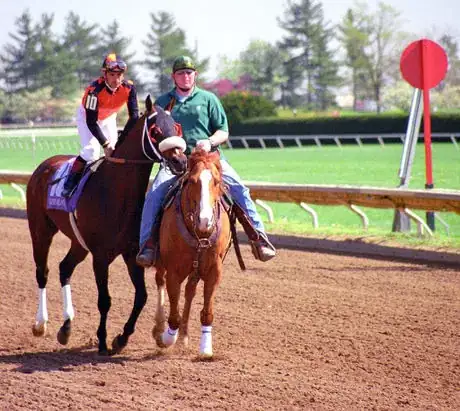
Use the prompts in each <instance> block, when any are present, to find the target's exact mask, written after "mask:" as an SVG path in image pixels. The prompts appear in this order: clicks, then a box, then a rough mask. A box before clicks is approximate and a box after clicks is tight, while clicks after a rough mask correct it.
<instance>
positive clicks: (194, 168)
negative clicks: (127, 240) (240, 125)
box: [153, 150, 231, 358]
mask: <svg viewBox="0 0 460 411" xmlns="http://www.w3.org/2000/svg"><path fill="white" fill-rule="evenodd" d="M188 161H189V164H188V170H187V173H186V174H185V176H184V177H183V180H182V184H183V186H182V188H181V191H180V193H179V194H178V195H177V196H176V198H175V200H174V202H173V203H172V204H171V205H170V206H169V208H167V209H166V210H165V212H164V216H163V219H162V222H161V228H160V259H159V261H158V263H157V264H156V269H157V271H156V277H155V279H156V283H157V287H158V300H157V310H156V315H155V327H154V329H153V336H154V338H155V340H156V342H157V345H158V346H160V347H163V348H165V347H168V346H171V345H173V344H175V342H176V341H177V338H178V334H179V336H180V337H181V338H182V339H183V342H184V344H185V345H187V344H188V322H189V315H190V308H191V304H192V300H193V297H194V296H195V293H196V287H197V284H198V282H199V280H203V283H204V303H203V309H202V311H201V342H200V356H201V357H203V358H211V357H212V355H213V351H212V335H211V330H212V322H213V318H214V310H213V304H214V296H215V293H216V289H217V286H218V284H219V282H220V280H221V278H222V265H223V260H224V258H225V256H226V253H227V251H228V248H229V246H230V240H231V235H230V223H229V217H228V214H227V212H226V211H225V209H224V205H223V201H222V195H223V190H224V187H223V182H222V169H221V166H220V161H219V154H218V153H206V152H205V151H203V150H195V151H194V152H193V153H192V154H191V156H190V157H189V159H188ZM186 278H188V280H187V285H186V287H185V303H184V309H183V313H182V318H181V316H180V314H179V298H180V293H181V284H182V282H183V281H184V280H185V279H186ZM165 288H166V289H167V292H168V296H169V303H170V313H169V319H168V324H169V327H168V328H167V329H166V316H165V309H164V303H165Z"/></svg>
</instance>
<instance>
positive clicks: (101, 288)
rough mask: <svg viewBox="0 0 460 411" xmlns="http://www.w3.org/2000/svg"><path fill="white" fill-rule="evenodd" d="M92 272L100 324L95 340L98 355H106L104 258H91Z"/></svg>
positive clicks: (108, 301)
mask: <svg viewBox="0 0 460 411" xmlns="http://www.w3.org/2000/svg"><path fill="white" fill-rule="evenodd" d="M93 270H94V277H95V279H96V285H97V291H98V298H97V308H98V309H99V314H100V316H101V317H100V322H99V327H98V329H97V338H98V340H99V354H100V355H108V354H109V350H108V348H107V315H108V313H109V310H110V306H111V298H110V294H109V263H108V261H107V260H106V259H105V258H96V256H93Z"/></svg>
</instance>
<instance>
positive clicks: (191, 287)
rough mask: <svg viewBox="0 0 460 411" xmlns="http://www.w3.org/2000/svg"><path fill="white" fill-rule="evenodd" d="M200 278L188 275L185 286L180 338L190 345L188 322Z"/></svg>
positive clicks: (186, 344)
mask: <svg viewBox="0 0 460 411" xmlns="http://www.w3.org/2000/svg"><path fill="white" fill-rule="evenodd" d="M198 281H199V280H198V279H195V278H194V276H193V275H190V276H189V277H188V281H187V285H186V286H185V302H184V309H183V311H182V321H181V323H180V327H179V338H181V339H182V342H183V344H184V345H185V346H188V324H189V318H190V310H191V307H192V301H193V298H194V297H195V295H196V287H197V285H198Z"/></svg>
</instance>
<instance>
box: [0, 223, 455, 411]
mask: <svg viewBox="0 0 460 411" xmlns="http://www.w3.org/2000/svg"><path fill="white" fill-rule="evenodd" d="M68 245H69V241H68V240H67V239H66V238H65V237H63V236H62V235H60V234H58V235H57V236H56V237H55V240H54V243H53V246H52V249H51V253H50V259H49V267H50V280H49V283H48V288H47V290H48V311H49V314H50V323H49V331H48V334H47V335H46V336H45V337H44V338H36V337H33V335H32V332H31V326H32V324H33V322H34V318H35V312H36V309H37V286H36V283H35V266H34V263H33V259H32V249H31V244H30V239H29V233H28V228H27V221H26V220H18V219H12V218H0V272H1V276H0V293H1V299H0V301H1V304H0V326H1V331H2V337H1V338H0V409H5V410H16V409H30V410H38V409H71V410H88V409H106V410H115V409H120V410H146V409H177V410H196V409H215V410H217V409H231V410H246V409H247V410H281V409H283V410H300V409H302V410H304V409H312V410H338V409H343V410H351V409H375V410H395V409H404V410H458V409H460V355H459V353H460V336H459V333H460V271H459V270H456V269H454V268H452V267H450V268H445V269H443V268H440V267H439V266H438V267H430V266H428V265H421V264H412V263H401V262H391V261H382V260H370V259H364V258H359V257H346V256H334V255H327V254H320V253H309V252H298V251H292V250H283V249H281V250H279V255H278V256H277V258H276V260H274V261H272V262H269V263H265V264H264V263H259V262H256V261H254V260H253V259H252V258H251V256H250V252H249V248H248V247H247V246H243V252H244V257H245V261H246V264H247V266H248V270H247V271H246V272H241V271H240V270H239V268H238V264H237V261H236V258H235V256H234V252H233V251H232V252H231V253H230V255H229V257H228V259H227V261H226V262H225V274H224V279H223V281H222V284H221V285H220V287H219V289H218V292H217V298H216V307H215V320H214V329H213V337H214V353H215V358H214V360H213V361H212V362H202V361H198V359H197V354H198V345H199V333H200V324H199V311H200V309H201V306H202V302H201V300H202V287H201V286H199V288H198V293H197V297H196V298H195V301H194V304H193V307H192V315H191V321H190V334H191V335H190V337H191V338H190V345H189V347H188V348H187V349H185V348H182V347H174V348H172V349H170V350H168V351H164V350H160V349H158V348H157V347H156V345H155V342H154V340H153V338H152V335H151V330H152V327H153V315H154V308H155V303H156V290H155V283H154V278H153V272H151V271H150V272H148V273H147V285H148V291H149V300H148V302H147V306H146V308H145V310H144V311H143V313H142V314H141V317H140V319H139V322H138V325H137V329H136V332H135V333H134V335H133V336H132V338H131V339H130V342H129V344H128V346H127V348H126V349H125V351H123V352H122V353H121V354H120V355H117V356H114V357H108V358H104V357H99V356H98V355H97V345H96V342H97V339H96V329H97V325H98V321H99V313H98V310H97V296H96V285H95V281H94V278H93V274H92V270H91V258H90V257H88V258H87V259H86V261H84V262H83V263H82V264H81V265H80V266H79V267H78V268H77V270H76V272H75V274H74V276H73V278H72V291H73V294H72V296H73V302H74V307H75V310H76V318H75V321H74V323H73V333H72V336H71V340H70V342H69V344H68V345H67V346H66V347H63V346H60V345H59V343H58V342H57V340H56V333H57V331H58V329H59V327H60V325H61V323H62V314H61V311H62V307H61V304H62V301H61V294H60V286H59V278H58V264H59V261H60V260H61V259H62V258H63V256H64V255H65V253H66V252H67V247H68ZM110 273H111V274H110V291H111V296H112V308H111V311H110V314H109V322H108V333H109V338H108V341H109V342H110V341H112V339H113V337H114V336H115V335H116V334H117V333H119V332H120V331H121V330H122V327H123V325H124V322H125V321H126V319H127V318H128V315H129V312H130V310H131V305H132V300H133V294H134V293H133V287H132V286H131V283H130V281H129V278H128V275H127V272H126V270H125V268H124V266H123V263H122V261H121V259H117V260H116V261H115V262H114V264H113V265H112V266H111V272H110Z"/></svg>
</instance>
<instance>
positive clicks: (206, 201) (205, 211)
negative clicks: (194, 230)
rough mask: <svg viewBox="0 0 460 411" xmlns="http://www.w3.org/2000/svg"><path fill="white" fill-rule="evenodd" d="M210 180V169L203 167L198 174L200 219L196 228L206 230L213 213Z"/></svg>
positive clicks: (211, 221) (211, 222)
mask: <svg viewBox="0 0 460 411" xmlns="http://www.w3.org/2000/svg"><path fill="white" fill-rule="evenodd" d="M211 181H212V173H211V170H208V169H205V170H203V171H202V172H201V174H200V183H201V198H200V221H199V224H198V228H199V229H200V230H201V231H207V230H209V229H210V228H211V227H212V224H213V218H214V216H213V213H212V207H211V195H210V187H209V185H210V183H211Z"/></svg>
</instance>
